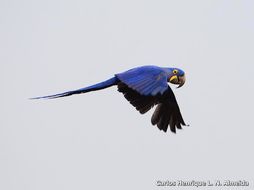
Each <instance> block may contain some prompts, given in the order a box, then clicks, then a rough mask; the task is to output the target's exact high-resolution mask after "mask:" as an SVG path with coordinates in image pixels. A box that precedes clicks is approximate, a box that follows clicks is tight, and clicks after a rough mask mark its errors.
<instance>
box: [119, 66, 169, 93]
mask: <svg viewBox="0 0 254 190" xmlns="http://www.w3.org/2000/svg"><path fill="white" fill-rule="evenodd" d="M116 77H117V78H118V79H119V80H120V81H121V82H123V83H125V84H126V85H127V86H128V87H129V88H131V89H133V90H135V91H137V92H138V93H139V94H141V95H146V96H147V95H152V96H155V95H157V94H163V93H164V92H165V91H166V90H167V88H168V87H167V86H168V84H167V73H166V72H165V71H164V70H163V69H162V68H160V67H156V66H144V67H138V68H134V69H131V70H128V71H126V72H123V73H120V74H116Z"/></svg>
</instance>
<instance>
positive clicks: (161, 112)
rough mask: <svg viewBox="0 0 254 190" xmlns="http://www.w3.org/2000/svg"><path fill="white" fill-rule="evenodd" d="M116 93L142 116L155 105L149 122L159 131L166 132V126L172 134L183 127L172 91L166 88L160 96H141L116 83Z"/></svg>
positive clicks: (120, 83)
mask: <svg viewBox="0 0 254 190" xmlns="http://www.w3.org/2000/svg"><path fill="white" fill-rule="evenodd" d="M118 91H119V92H122V93H123V94H124V97H125V98H126V99H127V100H128V101H129V102H130V103H131V104H132V105H133V106H134V107H135V108H136V109H137V110H138V111H139V112H140V113H141V114H144V113H146V112H147V111H149V110H150V109H151V108H152V107H153V106H155V105H157V107H156V109H155V111H154V113H153V116H152V119H151V122H152V124H153V125H157V127H158V128H159V129H160V130H163V131H164V132H167V129H168V126H169V127H170V130H171V131H172V132H174V133H175V132H176V128H178V129H181V128H182V127H181V125H185V123H184V120H183V118H182V115H181V112H180V109H179V106H178V104H177V101H176V98H175V96H174V93H173V91H172V90H171V88H170V87H169V86H168V88H167V90H166V91H165V92H164V93H163V94H162V95H161V94H158V95H156V96H152V95H148V96H146V95H141V94H140V93H139V92H137V91H135V90H133V89H131V88H130V87H128V86H127V85H126V84H124V83H123V82H119V83H118Z"/></svg>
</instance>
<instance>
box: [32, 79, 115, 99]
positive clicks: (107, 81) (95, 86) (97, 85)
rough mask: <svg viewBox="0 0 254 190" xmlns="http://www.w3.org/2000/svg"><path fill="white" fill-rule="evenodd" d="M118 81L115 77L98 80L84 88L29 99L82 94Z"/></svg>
mask: <svg viewBox="0 0 254 190" xmlns="http://www.w3.org/2000/svg"><path fill="white" fill-rule="evenodd" d="M117 82H118V79H117V78H116V77H113V78H110V79H108V80H106V81H103V82H100V83H98V84H95V85H92V86H88V87H85V88H81V89H78V90H72V91H67V92H63V93H59V94H54V95H49V96H40V97H35V98H30V99H54V98H61V97H65V96H71V95H73V94H82V93H86V92H90V91H96V90H101V89H104V88H108V87H110V86H113V85H116V84H117Z"/></svg>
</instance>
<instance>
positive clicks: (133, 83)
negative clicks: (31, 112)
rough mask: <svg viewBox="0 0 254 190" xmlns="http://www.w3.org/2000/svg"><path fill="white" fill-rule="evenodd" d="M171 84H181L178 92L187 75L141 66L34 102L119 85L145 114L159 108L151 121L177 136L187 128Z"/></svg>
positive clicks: (170, 70) (174, 70)
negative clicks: (178, 130) (90, 84)
mask: <svg viewBox="0 0 254 190" xmlns="http://www.w3.org/2000/svg"><path fill="white" fill-rule="evenodd" d="M168 82H170V83H172V84H178V85H179V86H178V87H177V88H179V87H181V86H183V85H184V83H185V73H184V71H183V70H181V69H178V68H165V67H158V66H150V65H149V66H141V67H137V68H133V69H130V70H127V71H125V72H122V73H118V74H115V75H114V77H112V78H110V79H108V80H106V81H103V82H100V83H98V84H95V85H92V86H88V87H85V88H81V89H78V90H73V91H68V92H64V93H59V94H55V95H49V96H42V97H36V98H32V99H53V98H60V97H65V96H71V95H73V94H82V93H87V92H90V91H96V90H101V89H104V88H108V87H111V86H114V85H117V87H118V91H119V92H121V93H123V95H124V97H125V98H126V99H127V100H128V101H129V102H130V104H132V105H133V106H134V107H135V108H136V109H137V110H138V111H139V112H140V113H141V114H144V113H146V112H147V111H149V110H150V109H151V108H152V107H153V106H155V105H157V107H156V109H155V111H154V113H153V115H152V118H151V123H152V125H157V127H158V128H159V129H160V130H162V131H164V132H167V129H168V126H169V127H170V130H171V131H172V132H173V133H176V128H177V129H182V125H183V126H186V124H185V122H184V120H183V117H182V115H181V112H180V109H179V106H178V103H177V101H176V98H175V95H174V93H173V91H172V89H171V88H170V86H169V85H168Z"/></svg>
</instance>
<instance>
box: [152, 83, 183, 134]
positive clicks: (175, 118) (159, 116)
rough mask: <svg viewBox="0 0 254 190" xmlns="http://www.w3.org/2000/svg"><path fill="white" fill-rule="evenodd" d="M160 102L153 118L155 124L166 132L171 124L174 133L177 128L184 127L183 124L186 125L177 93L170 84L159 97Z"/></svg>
mask: <svg viewBox="0 0 254 190" xmlns="http://www.w3.org/2000/svg"><path fill="white" fill-rule="evenodd" d="M158 102H159V103H158V106H157V107H156V109H155V111H154V113H153V115H152V118H151V122H152V124H153V125H157V127H158V128H159V129H160V130H163V131H164V132H167V129H168V126H169V127H170V130H171V131H172V132H173V133H176V128H177V129H182V125H184V126H186V124H185V122H184V120H183V117H182V114H181V111H180V108H179V106H178V103H177V101H176V98H175V95H174V93H173V91H172V89H171V88H170V87H169V86H168V89H167V90H166V91H165V93H164V94H163V95H161V96H159V97H158Z"/></svg>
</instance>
